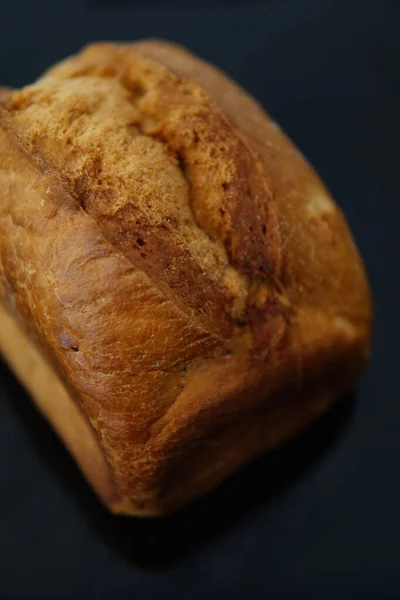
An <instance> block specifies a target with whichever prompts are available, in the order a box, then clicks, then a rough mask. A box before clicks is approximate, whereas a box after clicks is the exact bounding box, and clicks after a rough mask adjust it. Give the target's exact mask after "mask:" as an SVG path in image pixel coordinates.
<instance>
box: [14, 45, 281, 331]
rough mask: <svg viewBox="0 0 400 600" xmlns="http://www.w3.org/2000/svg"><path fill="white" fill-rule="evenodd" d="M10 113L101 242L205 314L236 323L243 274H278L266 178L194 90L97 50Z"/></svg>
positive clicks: (26, 95) (129, 55)
mask: <svg viewBox="0 0 400 600" xmlns="http://www.w3.org/2000/svg"><path fill="white" fill-rule="evenodd" d="M11 112H12V116H13V120H14V122H15V123H16V126H17V127H20V130H21V132H22V134H21V135H22V136H23V137H24V143H26V144H27V145H28V147H29V148H30V150H31V151H34V152H39V153H40V154H42V155H43V156H44V157H45V159H46V160H47V161H51V163H52V165H53V167H54V168H55V169H57V170H58V171H59V172H60V173H61V174H62V175H63V177H64V178H65V180H66V181H67V182H68V184H69V191H70V193H72V194H73V195H74V196H75V197H76V198H77V199H78V201H79V202H80V204H81V205H82V207H83V208H84V209H85V210H86V211H87V212H88V213H89V214H91V215H92V216H93V217H94V218H95V219H96V220H97V221H98V223H99V225H100V227H101V228H102V230H103V233H104V234H105V236H106V237H107V239H109V240H111V241H112V243H113V244H114V245H116V246H117V247H118V248H119V249H120V250H122V251H123V253H124V254H125V255H126V256H127V257H128V258H129V259H130V260H133V261H134V264H136V265H138V266H140V268H141V269H143V270H145V271H146V272H147V273H148V274H149V275H150V276H152V277H153V278H154V276H156V277H157V280H158V282H159V285H160V286H161V288H162V289H168V291H169V293H170V294H171V290H172V293H173V294H174V295H175V297H176V299H177V301H178V303H179V304H180V305H181V306H184V307H186V309H187V306H188V305H189V307H191V308H192V309H193V311H194V313H195V314H196V315H198V316H200V318H202V316H203V315H204V316H205V317H206V318H207V317H208V318H209V317H211V318H212V317H213V315H215V314H216V313H218V315H219V321H221V318H220V317H221V309H222V312H223V313H224V312H225V313H226V314H227V316H229V317H231V318H233V319H234V320H239V321H243V319H246V310H247V302H248V299H249V293H248V290H249V277H250V278H251V279H253V280H254V279H255V280H257V281H258V282H259V283H258V284H257V285H258V286H261V285H264V286H265V285H266V284H270V282H271V281H273V280H274V279H275V278H277V276H278V272H279V259H278V255H279V248H278V247H279V243H278V242H279V234H278V229H277V225H276V222H275V221H276V220H274V215H273V214H270V211H269V208H268V199H269V197H270V192H269V190H268V187H267V184H266V178H265V174H264V173H262V170H261V167H260V165H259V163H258V161H257V160H256V158H255V157H254V155H252V154H251V152H250V151H249V149H248V148H247V147H246V145H245V144H244V143H243V141H242V140H241V139H240V137H239V136H238V135H237V134H236V133H235V132H234V130H233V128H232V126H231V125H230V124H229V122H228V121H227V120H226V119H225V118H224V117H223V115H222V114H221V113H220V112H219V111H218V109H217V108H216V107H214V106H213V105H212V103H211V101H210V99H209V97H208V96H207V95H206V94H205V93H204V92H203V91H202V90H201V88H199V87H198V86H196V84H193V83H192V82H189V81H182V80H180V79H179V78H177V77H176V76H174V75H173V74H171V73H169V72H168V71H167V70H166V69H163V68H160V67H159V66H158V65H157V64H156V63H154V62H153V61H149V60H147V59H144V58H143V57H141V56H140V54H139V55H138V54H137V53H135V52H133V51H132V50H131V49H129V48H123V49H121V48H116V47H113V46H107V47H105V48H100V49H99V48H98V47H95V48H94V50H93V49H90V48H89V50H87V51H86V53H84V54H83V55H81V56H80V57H79V60H77V59H71V61H69V62H68V61H67V62H66V63H64V64H63V65H62V66H61V67H56V68H55V69H53V70H52V71H50V72H49V73H48V74H47V76H45V77H44V78H42V80H40V81H39V82H38V83H37V84H35V85H33V86H30V87H28V88H26V89H25V90H23V91H22V92H20V93H17V94H16V95H14V97H13V101H12V103H11ZM116 115H117V116H116ZM111 148H112V150H111ZM270 226H271V231H269V228H270ZM277 248H278V250H277ZM253 288H254V286H253ZM221 325H223V326H224V329H225V332H226V333H227V332H228V331H229V330H232V327H231V325H230V324H229V319H228V320H225V322H224V320H222V322H221Z"/></svg>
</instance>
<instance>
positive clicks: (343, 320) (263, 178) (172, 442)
mask: <svg viewBox="0 0 400 600" xmlns="http://www.w3.org/2000/svg"><path fill="white" fill-rule="evenodd" d="M1 104H2V105H3V108H0V165H1V166H0V184H1V189H2V198H1V204H0V298H1V299H2V302H3V303H4V305H5V306H6V307H7V309H8V310H9V311H10V312H11V313H12V314H13V315H14V317H15V318H16V319H17V320H18V321H19V322H20V323H21V325H22V327H23V328H24V330H25V331H26V333H27V334H28V335H29V336H30V339H31V340H32V341H33V342H34V343H35V344H36V346H37V348H39V349H40V352H41V354H42V356H44V357H45V359H46V360H47V361H48V363H49V364H51V365H52V366H53V368H54V370H55V373H57V375H54V376H55V377H57V378H59V379H60V380H61V381H62V383H63V385H64V386H65V390H66V391H67V393H68V394H70V397H73V398H74V399H76V401H77V402H78V404H79V405H80V406H81V407H82V409H83V413H84V415H86V417H87V418H88V420H89V422H90V424H91V426H92V428H93V431H94V435H95V436H96V437H97V440H98V444H99V447H100V448H101V450H102V452H103V453H104V461H105V462H104V467H105V469H106V471H107V472H111V473H112V478H113V484H112V485H113V486H115V488H114V489H115V490H116V492H115V495H114V496H113V498H115V499H113V500H110V494H106V493H105V491H104V488H105V486H106V483H105V481H104V482H103V483H101V482H98V481H97V482H94V485H95V487H96V488H97V491H98V492H99V494H100V496H102V497H103V499H104V501H105V502H106V503H107V504H108V505H109V506H110V507H111V508H112V509H113V510H115V511H119V512H125V513H134V514H158V513H162V512H166V511H168V510H171V509H174V508H176V507H177V506H179V505H181V504H183V503H184V502H186V501H188V500H190V499H192V498H194V497H196V496H197V495H199V494H201V493H203V492H204V491H206V490H207V489H210V488H212V487H213V486H215V485H216V484H217V483H218V482H219V481H220V480H221V479H222V478H224V477H225V476H226V475H227V474H229V473H230V472H231V471H232V470H233V469H235V468H237V467H238V466H240V465H241V464H243V462H245V461H246V460H248V459H249V458H251V457H252V456H255V455H257V454H258V453H260V452H262V451H263V450H265V449H267V448H270V447H272V446H274V445H276V444H277V443H280V442H281V441H283V440H284V439H286V438H287V437H288V436H289V435H292V434H293V433H294V432H295V431H296V430H297V429H299V428H300V427H302V426H304V425H305V424H306V423H308V422H309V421H311V420H312V419H313V418H315V416H316V415H317V414H319V413H320V412H321V411H323V410H324V409H325V408H326V407H327V406H328V405H329V404H330V403H331V402H332V401H333V400H334V399H335V397H337V396H338V395H339V394H340V393H342V392H344V391H346V390H347V389H348V388H349V387H350V386H351V385H352V384H353V383H354V381H355V379H356V378H357V377H358V375H359V374H360V372H361V370H362V368H363V366H364V364H365V361H366V358H367V354H368V351H369V335H370V320H371V306H370V298H369V290H368V284H367V281H366V278H365V274H364V270H363V266H362V263H361V260H360V258H359V256H358V254H357V250H356V248H355V246H354V244H353V241H352V239H351V236H350V233H349V231H348V229H347V226H346V223H345V221H344V219H343V217H342V215H341V214H340V211H339V210H338V209H337V207H336V206H335V205H334V203H333V201H332V200H331V198H330V196H329V194H328V192H327V191H326V189H325V188H324V187H323V185H322V184H321V182H320V181H319V179H318V177H317V176H316V175H315V173H314V172H313V170H312V169H311V167H309V165H308V164H307V163H306V161H305V160H304V158H303V157H302V156H301V155H300V154H299V152H298V151H297V150H296V149H295V148H294V147H293V145H292V144H291V143H290V142H289V141H288V140H287V138H286V137H285V136H284V135H283V134H282V133H281V132H280V131H279V129H278V128H277V127H276V125H275V124H273V123H272V121H270V119H269V118H268V117H267V116H266V115H265V113H264V112H263V111H262V110H261V108H260V107H259V106H258V105H257V103H256V102H255V101H254V100H252V99H251V98H250V97H249V96H247V95H246V94H245V93H244V92H243V91H242V90H240V88H239V87H238V86H236V84H234V83H232V82H231V81H230V80H229V79H228V78H227V77H226V76H224V75H222V74H221V73H220V72H218V71H217V70H216V69H214V68H213V67H210V66H209V65H206V64H205V63H203V62H202V61H200V60H199V59H197V58H195V57H193V56H192V55H190V54H189V53H187V52H186V51H184V50H182V49H180V48H178V47H176V46H173V45H171V44H169V43H163V42H147V41H146V42H140V43H138V44H133V45H122V44H119V45H114V44H96V45H93V46H90V47H89V48H87V49H85V50H84V51H83V52H82V53H81V54H79V55H78V56H76V57H73V58H72V59H68V60H67V61H65V62H64V63H61V64H60V65H57V66H56V67H54V68H52V69H51V70H50V71H49V72H48V73H46V74H45V76H44V77H42V78H41V79H40V80H39V81H38V82H37V83H35V84H34V85H32V86H29V87H27V88H24V89H23V90H21V91H15V92H12V93H11V94H9V93H7V94H6V95H5V96H3V97H1V96H0V105H1ZM338 373H340V376H338ZM50 420H52V419H51V417H50ZM61 427H62V426H61ZM61 435H64V437H67V438H68V436H69V435H70V433H68V432H65V431H64V432H62V431H61ZM75 456H76V458H77V460H78V462H80V463H81V464H83V463H84V462H85V457H84V456H83V451H79V450H78V451H77V452H76V453H75ZM108 485H109V484H108Z"/></svg>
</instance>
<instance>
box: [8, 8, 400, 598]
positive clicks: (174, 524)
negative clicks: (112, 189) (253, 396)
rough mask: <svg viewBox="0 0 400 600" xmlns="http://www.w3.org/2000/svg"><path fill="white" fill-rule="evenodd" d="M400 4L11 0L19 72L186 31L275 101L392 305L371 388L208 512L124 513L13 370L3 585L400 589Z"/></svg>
mask: <svg viewBox="0 0 400 600" xmlns="http://www.w3.org/2000/svg"><path fill="white" fill-rule="evenodd" d="M399 9H400V2H399V1H396V0H392V1H383V0H375V1H373V0H359V1H351V0H347V1H346V0H343V1H339V0H337V1H333V0H332V1H328V0H326V1H324V0H319V1H317V0H314V1H312V0H309V1H302V0H292V1H289V0H286V1H285V0H280V1H279V0H275V1H273V0H270V1H268V0H266V1H264V2H263V1H261V0H260V1H258V2H257V1H256V0H253V1H252V0H247V1H245V0H243V1H239V0H236V1H235V0H220V1H219V2H212V1H211V0H199V1H196V2H191V3H189V2H188V1H187V2H185V1H184V0H175V1H173V0H170V1H169V2H163V1H161V0H146V1H145V0H143V1H140V2H136V3H133V2H128V1H125V2H124V1H122V0H119V1H118V0H117V1H114V2H112V1H111V0H109V1H107V0H87V1H86V2H79V1H78V0H69V1H64V2H57V1H55V0H47V1H46V0H36V1H34V0H31V1H26V2H22V1H21V0H14V1H10V2H7V3H5V2H4V0H3V1H2V2H1V1H0V23H1V35H0V84H8V85H14V86H21V85H23V84H25V83H28V82H30V81H32V80H34V79H35V78H36V77H37V76H39V74H40V73H41V71H42V70H43V69H45V68H46V67H47V66H49V65H50V64H52V63H53V62H54V61H57V60H59V59H61V58H63V57H64V56H66V55H68V54H71V53H73V52H75V51H77V50H78V49H79V48H80V47H81V46H82V45H84V44H85V43H87V42H88V41H90V40H96V39H113V40H133V39H136V38H142V37H146V36H159V37H164V38H170V39H175V40H177V41H179V42H181V43H184V44H186V45H187V46H188V47H189V48H191V49H192V50H193V51H195V52H197V53H198V54H200V55H202V56H203V57H205V58H206V59H208V60H210V61H212V62H215V63H217V64H218V65H219V66H221V67H222V68H223V69H225V70H226V71H227V72H228V73H229V74H230V75H231V76H233V77H234V78H235V79H236V80H238V81H239V82H240V83H241V84H242V85H243V86H244V87H245V88H247V89H248V90H249V91H250V92H251V93H253V94H254V95H255V96H256V97H258V98H259V100H261V102H262V103H263V104H264V106H266V107H267V109H268V111H269V112H270V114H271V115H272V116H273V117H274V118H275V119H276V120H277V121H278V122H279V123H280V124H281V126H282V127H283V128H284V129H285V130H286V131H287V132H288V133H289V135H290V136H291V137H292V138H293V139H294V141H295V142H296V143H297V145H298V146H299V147H300V148H301V149H302V150H303V152H304V153H305V155H306V156H307V157H308V158H309V159H310V160H311V162H312V163H313V164H314V165H315V167H316V168H317V170H318V171H319V173H320V174H321V176H322V178H323V179H324V180H325V181H326V183H327V185H328V187H329V188H330V189H331V191H332V192H333V194H334V196H335V197H336V199H337V202H338V203H339V204H340V206H341V207H342V208H343V210H344V211H345V213H346V215H347V218H348V220H349V222H350V225H351V228H352V230H353V232H354V235H355V238H356V240H357V243H358V245H359V247H360V250H361V253H362V255H363V257H364V259H365V262H366V265H367V269H368V272H369V276H370V279H371V283H372V287H373V291H374V298H375V327H374V344H373V356H372V361H371V365H370V367H369V369H368V371H367V373H366V374H365V376H364V377H363V379H362V381H361V383H360V385H359V386H358V388H357V390H356V391H355V393H354V394H353V395H352V397H351V398H348V399H345V400H344V401H342V402H341V403H340V404H339V405H338V406H337V407H336V408H335V409H333V410H332V411H331V412H330V413H329V414H328V415H327V416H325V417H324V418H323V419H322V421H320V422H319V423H317V424H316V425H315V426H314V427H312V428H311V429H310V430H309V431H307V432H305V433H304V434H302V435H301V436H300V437H298V438H297V439H296V440H294V441H293V442H291V443H290V444H288V445H287V446H286V447H284V448H283V449H281V450H279V451H277V452H275V453H273V454H272V455H270V456H268V457H266V458H264V459H261V460H260V461H258V462H257V463H255V464H253V465H251V466H250V467H248V468H247V469H245V470H244V471H243V472H242V473H239V474H238V475H236V476H235V477H233V478H232V479H231V480H230V481H229V482H227V483H226V484H225V485H224V486H223V487H222V488H221V489H220V490H219V491H217V492H215V493H214V494H212V495H210V496H208V497H207V498H206V499H204V500H202V501H200V502H199V503H197V504H196V505H195V506H192V507H190V508H189V509H187V510H185V511H183V512H181V513H179V514H177V515H174V516H173V517H171V518H168V519H164V520H161V521H150V522H148V521H140V520H136V519H132V520H124V519H119V518H116V517H112V516H110V515H108V514H107V513H106V512H105V511H104V509H103V508H102V507H101V506H100V505H99V504H98V502H97V500H96V499H95V498H94V496H93V494H92V492H91V491H90V490H89V489H88V487H87V485H86V484H85V483H84V481H83V480H82V479H81V477H80V475H79V473H78V471H77V469H76V468H75V466H74V464H73V463H72V461H71V459H70V458H69V456H68V455H67V453H66V452H65V450H64V449H63V448H62V446H61V444H60V443H59V442H58V440H57V439H56V438H55V436H54V434H53V433H52V432H51V430H50V429H49V427H48V426H47V424H46V423H45V422H44V421H43V420H42V418H41V417H40V416H39V415H38V414H37V413H36V411H35V410H34V408H33V407H32V405H31V403H30V401H29V399H28V398H27V396H26V395H25V393H24V392H23V391H22V389H21V388H20V387H19V385H18V384H17V383H16V381H15V380H14V378H13V377H12V375H11V374H10V373H9V371H8V370H7V368H6V367H5V366H4V365H2V364H1V363H0V598H1V600H3V599H8V598H10V599H17V598H40V599H47V598H51V599H63V598H68V599H69V598H74V599H75V598H111V597H113V598H114V597H115V598H116V599H119V598H135V599H140V600H141V599H147V598H152V599H153V598H155V599H157V598H164V597H173V598H175V599H177V600H179V599H187V598H194V599H202V600H203V599H206V598H211V599H212V598H219V599H225V598H226V599H236V598H238V599H242V598H247V597H248V598H254V599H257V600H258V599H259V598H270V599H272V600H274V599H275V598H303V597H304V598H316V599H318V600H322V599H326V598H334V599H336V598H338V599H339V598H340V599H341V600H346V599H348V598H349V599H350V598H353V599H354V598H357V599H358V598H360V599H363V600H364V599H369V598H373V599H381V598H382V599H383V598H390V599H396V598H400V485H399V482H398V473H399V462H400V393H399V392H400V386H399V383H398V382H399V375H398V371H399V369H400V367H399V365H398V355H399V350H398V347H399V345H398V340H399V334H400V319H399V310H398V305H399V301H400V294H399V285H400V284H399V279H398V278H399V266H400V252H399V248H400V244H399V241H398V238H399V236H400V234H399V231H398V228H399V224H400V221H399V219H400V208H399V198H398V195H399V194H398V179H399V164H398V163H399V158H400V153H399V149H398V148H399V134H400V131H399V121H398V107H399V97H400V89H399V88H400V86H399V72H400V10H399Z"/></svg>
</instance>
